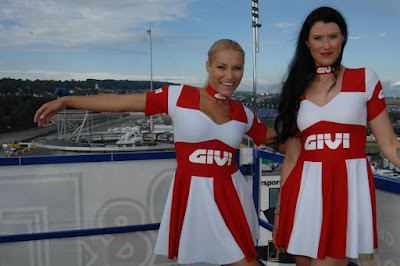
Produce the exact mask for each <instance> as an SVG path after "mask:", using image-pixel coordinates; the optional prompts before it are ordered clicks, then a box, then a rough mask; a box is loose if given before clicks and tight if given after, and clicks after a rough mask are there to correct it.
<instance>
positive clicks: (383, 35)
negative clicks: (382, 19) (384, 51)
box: [378, 32, 388, 37]
mask: <svg viewBox="0 0 400 266" xmlns="http://www.w3.org/2000/svg"><path fill="white" fill-rule="evenodd" d="M387 35H388V34H387V32H382V33H380V34H378V36H379V37H385V36H387Z"/></svg>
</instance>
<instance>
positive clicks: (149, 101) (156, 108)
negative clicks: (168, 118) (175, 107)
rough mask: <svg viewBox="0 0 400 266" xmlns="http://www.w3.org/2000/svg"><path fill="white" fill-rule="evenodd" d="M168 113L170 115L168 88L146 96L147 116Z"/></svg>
mask: <svg viewBox="0 0 400 266" xmlns="http://www.w3.org/2000/svg"><path fill="white" fill-rule="evenodd" d="M160 113H166V114H168V87H162V88H160V89H157V90H155V91H152V92H148V93H147V95H146V107H145V114H146V116H149V115H154V114H160Z"/></svg>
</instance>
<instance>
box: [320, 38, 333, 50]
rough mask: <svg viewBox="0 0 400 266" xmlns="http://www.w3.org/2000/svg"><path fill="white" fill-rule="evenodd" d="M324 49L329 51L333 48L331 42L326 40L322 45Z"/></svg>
mask: <svg viewBox="0 0 400 266" xmlns="http://www.w3.org/2000/svg"><path fill="white" fill-rule="evenodd" d="M322 47H323V48H324V49H329V48H331V42H330V41H329V39H328V38H324V40H323V43H322Z"/></svg>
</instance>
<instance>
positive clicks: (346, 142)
mask: <svg viewBox="0 0 400 266" xmlns="http://www.w3.org/2000/svg"><path fill="white" fill-rule="evenodd" d="M340 145H342V147H343V149H348V148H350V133H335V140H332V134H331V133H325V134H315V135H310V136H308V137H307V139H306V141H305V143H304V149H305V150H322V149H324V148H325V147H326V146H327V147H328V148H329V149H331V150H335V149H337V148H338V147H339V146H340Z"/></svg>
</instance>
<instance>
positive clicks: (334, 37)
mask: <svg viewBox="0 0 400 266" xmlns="http://www.w3.org/2000/svg"><path fill="white" fill-rule="evenodd" d="M337 37H338V36H337V35H336V34H332V35H331V36H330V38H331V39H332V40H334V39H336V38H337Z"/></svg>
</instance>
